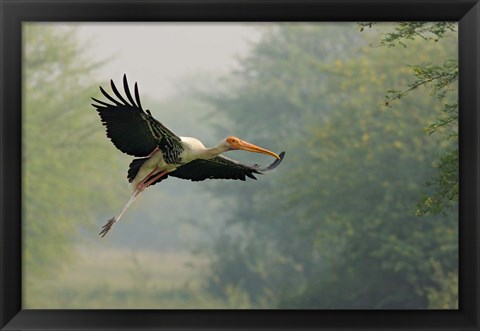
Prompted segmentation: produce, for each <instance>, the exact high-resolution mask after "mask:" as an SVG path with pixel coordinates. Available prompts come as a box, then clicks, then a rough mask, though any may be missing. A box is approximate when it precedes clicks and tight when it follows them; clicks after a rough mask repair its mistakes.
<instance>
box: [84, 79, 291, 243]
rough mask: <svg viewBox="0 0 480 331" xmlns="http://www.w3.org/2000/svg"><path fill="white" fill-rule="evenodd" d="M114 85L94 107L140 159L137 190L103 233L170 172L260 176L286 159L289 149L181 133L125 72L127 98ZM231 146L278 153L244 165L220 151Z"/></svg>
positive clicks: (116, 139)
mask: <svg viewBox="0 0 480 331" xmlns="http://www.w3.org/2000/svg"><path fill="white" fill-rule="evenodd" d="M110 85H111V88H112V91H113V93H114V94H115V96H116V99H115V98H114V97H112V96H111V95H109V94H108V93H107V92H105V90H104V89H103V88H102V87H101V86H100V91H101V92H102V94H103V95H104V96H105V98H106V99H107V100H108V102H105V101H101V100H97V99H95V98H92V99H93V100H94V101H95V103H94V104H92V106H93V107H95V109H96V111H97V112H98V114H99V115H100V118H101V121H102V123H103V125H104V126H105V127H106V131H107V137H108V138H110V140H111V141H112V143H113V144H114V145H115V147H117V148H118V149H119V150H120V151H122V152H123V153H126V154H128V155H131V156H135V157H138V158H137V159H134V160H133V161H132V162H131V163H130V166H129V169H128V175H127V179H128V181H129V182H130V183H131V188H132V191H133V193H132V195H131V197H130V199H129V200H128V201H127V203H126V204H125V206H124V207H123V209H122V211H121V212H120V214H118V215H117V216H114V217H112V218H111V219H109V220H108V222H107V223H106V224H105V225H104V226H103V227H102V231H101V232H100V233H99V235H100V236H102V237H104V236H105V235H106V234H107V232H108V231H109V230H110V229H111V228H112V226H113V225H114V224H115V223H116V222H118V220H119V219H120V218H121V217H122V216H123V214H124V213H125V212H126V211H127V209H128V207H130V205H131V204H132V203H133V201H134V200H135V198H136V197H137V196H138V195H139V194H140V193H141V192H142V191H143V190H145V189H146V188H147V187H149V186H152V185H154V184H156V183H158V182H160V181H162V180H164V179H166V178H167V177H168V176H173V177H177V178H181V179H188V180H191V181H202V180H205V179H236V180H243V181H244V180H245V178H246V177H249V178H252V179H256V178H255V176H254V174H261V173H263V172H265V171H268V170H272V169H274V168H275V167H277V166H278V165H279V164H280V162H281V161H282V160H283V157H284V155H285V152H282V153H280V155H277V154H276V153H274V152H271V151H269V150H267V149H264V148H261V147H258V146H256V145H253V144H251V143H248V142H246V141H243V140H240V139H239V138H236V137H228V138H226V139H225V140H222V141H221V142H220V143H219V144H218V145H217V146H215V147H211V148H207V147H205V146H204V145H203V144H202V142H200V141H199V140H198V139H195V138H191V137H180V136H177V135H176V134H175V133H173V132H172V131H170V130H169V129H168V128H167V127H165V126H164V125H163V124H162V123H160V122H159V121H157V120H156V119H155V118H154V117H153V116H152V114H151V113H150V111H149V110H148V109H147V110H143V108H142V104H141V103H140V97H139V93H138V86H137V83H135V88H134V93H135V99H134V98H133V96H132V94H131V92H130V88H129V86H128V82H127V77H126V75H124V76H123V88H124V90H125V95H126V99H125V98H124V97H123V96H122V95H121V94H120V92H119V91H118V89H117V87H116V86H115V84H114V83H113V80H111V81H110ZM231 150H244V151H249V152H255V153H263V154H267V155H270V156H273V157H274V158H275V159H276V160H275V161H274V162H273V163H272V164H271V165H269V166H268V167H266V168H261V167H260V166H259V165H258V164H255V165H253V166H249V165H244V164H241V163H240V162H237V161H235V160H232V159H229V158H227V157H225V156H222V155H220V154H222V153H223V152H227V151H231Z"/></svg>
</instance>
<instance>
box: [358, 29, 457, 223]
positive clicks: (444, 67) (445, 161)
mask: <svg viewBox="0 0 480 331" xmlns="http://www.w3.org/2000/svg"><path fill="white" fill-rule="evenodd" d="M374 25H375V23H360V24H359V26H360V30H361V31H363V29H364V28H365V27H369V28H372V27H373V26H374ZM456 29H457V24H456V23H452V22H436V23H429V22H403V23H398V24H397V25H396V26H395V28H394V31H393V32H388V33H385V34H384V35H383V36H382V37H381V38H380V45H381V46H387V47H396V46H398V45H401V46H403V47H407V45H408V44H407V43H408V41H411V40H414V39H415V38H418V37H420V38H421V39H423V40H424V41H427V42H438V41H439V40H441V39H442V38H448V37H451V36H452V34H453V33H454V32H456ZM407 67H408V68H410V70H411V72H412V74H413V75H414V76H415V78H416V79H415V81H414V82H413V83H410V84H408V87H407V88H405V89H403V90H388V92H387V95H386V96H385V106H387V107H391V106H392V102H393V101H397V100H401V99H402V98H404V97H406V96H408V95H409V94H410V92H412V91H413V90H415V89H417V88H425V89H428V90H429V91H430V93H431V94H432V95H435V96H436V97H437V98H438V99H439V100H441V101H442V102H444V107H443V110H442V113H441V114H440V115H439V116H438V117H437V118H436V119H435V120H434V121H433V122H432V123H431V124H429V125H428V126H426V127H425V132H426V133H428V134H433V133H437V134H439V135H441V136H443V137H444V139H445V140H447V141H450V142H451V144H450V146H451V147H450V149H448V150H446V151H445V152H443V153H442V154H440V155H439V156H438V158H437V160H436V161H435V164H434V166H435V167H436V168H437V169H438V175H437V176H436V178H435V179H434V180H433V181H430V182H428V185H429V186H430V187H432V188H433V189H432V190H430V192H428V193H424V194H423V196H422V198H421V199H420V200H419V202H418V204H417V207H418V208H417V214H418V215H424V214H428V213H440V212H444V211H445V210H448V209H450V208H452V206H455V205H456V204H457V203H458V101H457V90H458V61H457V58H456V54H452V55H451V57H449V58H447V59H445V60H444V62H443V63H441V64H434V63H430V62H427V63H424V64H415V65H408V66H407Z"/></svg>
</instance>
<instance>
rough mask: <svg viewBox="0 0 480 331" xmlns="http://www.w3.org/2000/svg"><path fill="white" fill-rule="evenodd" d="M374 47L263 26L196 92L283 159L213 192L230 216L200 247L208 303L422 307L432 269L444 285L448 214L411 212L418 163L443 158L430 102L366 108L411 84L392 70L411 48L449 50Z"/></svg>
mask: <svg viewBox="0 0 480 331" xmlns="http://www.w3.org/2000/svg"><path fill="white" fill-rule="evenodd" d="M375 38H377V36H376V34H375V33H367V34H358V33H356V31H355V26H354V25H350V24H331V25H323V24H322V25H313V24H282V25H279V26H276V27H273V28H271V29H269V30H268V31H267V32H266V33H265V34H264V37H263V39H262V40H261V41H260V42H259V43H258V45H256V46H255V47H254V49H253V51H252V53H251V54H250V55H249V56H248V57H246V58H245V59H243V61H242V62H241V69H240V70H238V72H237V73H236V75H234V76H233V77H231V81H230V84H223V85H222V89H221V90H219V91H218V92H217V93H216V94H214V95H211V94H210V95H209V96H208V98H207V100H208V101H209V102H211V103H213V104H214V105H216V107H217V109H219V110H221V112H222V113H223V116H226V117H227V118H228V119H229V120H230V121H231V122H232V123H235V128H236V129H237V130H238V131H237V132H238V135H239V136H240V137H242V136H244V137H248V140H252V141H254V142H255V143H258V144H260V145H264V146H268V147H269V148H272V149H274V150H278V151H280V150H286V151H287V155H286V158H285V161H284V163H283V164H282V165H281V166H280V167H279V168H278V170H277V171H275V172H272V173H269V174H268V178H262V180H261V183H258V184H257V183H245V184H243V185H242V184H239V183H232V186H231V188H229V187H228V184H224V183H222V184H217V185H221V187H222V189H220V188H219V187H218V186H217V185H215V184H213V185H215V186H217V189H218V197H217V198H219V199H222V200H223V201H224V205H225V206H226V210H228V214H229V215H230V216H229V217H228V218H227V220H226V225H225V226H223V227H222V228H221V230H220V235H219V237H218V239H217V240H216V241H215V242H214V243H213V244H212V249H211V251H210V254H213V259H212V264H211V268H212V277H211V278H210V279H209V288H210V290H211V291H212V292H213V293H216V294H217V295H220V296H228V295H230V293H232V291H233V292H235V293H238V291H243V292H244V293H246V295H247V297H248V299H249V302H250V303H251V305H252V306H254V307H272V306H277V307H288V308H337V309H338V308H426V307H428V305H429V300H430V298H433V296H432V292H431V291H432V289H438V288H440V287H441V286H442V284H440V283H439V282H438V281H437V280H438V277H437V278H435V277H434V276H433V274H434V273H435V271H438V272H436V274H437V275H438V274H440V273H445V274H449V275H450V274H451V275H456V268H457V258H456V256H457V255H456V254H457V246H456V238H457V237H456V233H457V228H456V226H457V223H456V219H455V217H456V216H455V214H454V212H451V213H450V212H447V213H446V215H437V216H425V217H424V218H418V217H417V216H415V211H416V210H415V204H416V201H418V197H419V196H420V195H421V194H422V190H423V186H422V184H421V183H422V181H424V180H425V179H427V178H430V177H432V176H433V175H434V169H432V168H431V167H430V164H431V162H433V160H434V159H435V156H436V155H437V154H438V153H443V152H444V151H445V150H447V149H448V148H450V144H444V143H442V140H441V139H440V138H439V137H436V136H435V135H432V136H427V135H425V134H424V131H423V128H424V127H425V126H428V124H429V123H432V121H434V119H435V118H437V117H438V116H439V114H441V112H442V109H443V104H442V103H441V102H439V100H438V99H436V98H432V97H431V96H430V95H429V94H428V93H426V92H425V91H421V90H415V91H412V92H411V93H412V96H413V97H412V98H408V99H405V100H404V101H403V102H402V107H401V108H400V107H399V108H395V109H391V110H389V111H383V110H381V109H379V107H378V104H379V102H380V101H381V100H382V99H383V98H384V92H385V86H397V85H402V84H408V83H409V81H411V76H410V73H409V71H408V70H406V69H405V67H404V66H402V65H401V64H402V63H405V61H408V59H414V58H417V57H418V52H419V50H420V49H421V50H422V57H424V58H426V59H428V58H431V57H432V56H433V55H434V54H435V57H436V58H439V59H442V58H443V59H445V58H448V57H450V56H451V52H452V50H451V49H450V48H449V47H448V45H447V44H446V43H442V41H439V42H438V43H432V44H430V43H427V44H425V43H424V42H422V40H418V39H415V40H413V41H412V45H411V46H409V47H408V48H405V49H404V50H402V52H398V51H397V50H394V49H392V48H372V47H370V46H369V43H371V42H372V41H373V40H374V39H375ZM226 86H228V87H226ZM257 160H258V159H257ZM225 187H227V189H225ZM452 219H453V220H454V221H452ZM232 289H234V290H232ZM455 295H456V294H455V293H453V295H452V297H453V298H456V296H455ZM444 301H448V300H444ZM453 301H455V300H450V301H448V302H449V303H450V302H453Z"/></svg>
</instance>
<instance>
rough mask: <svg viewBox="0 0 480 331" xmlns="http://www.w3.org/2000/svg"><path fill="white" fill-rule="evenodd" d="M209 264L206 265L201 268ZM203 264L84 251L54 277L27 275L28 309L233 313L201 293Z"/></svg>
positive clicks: (185, 257)
mask: <svg viewBox="0 0 480 331" xmlns="http://www.w3.org/2000/svg"><path fill="white" fill-rule="evenodd" d="M203 265H205V263H203ZM202 269H203V268H202V261H199V260H198V258H197V257H195V256H192V255H191V254H189V253H162V252H160V253H159V252H147V251H132V250H125V249H116V248H113V247H110V248H107V249H105V247H102V248H98V247H89V248H85V247H82V248H81V249H80V248H79V249H77V254H76V255H75V260H73V261H70V262H69V263H68V264H66V265H64V266H63V267H62V268H61V270H59V271H58V272H55V276H54V277H48V278H47V277H45V278H40V276H35V277H36V278H32V276H30V275H29V277H30V278H29V279H28V281H26V282H24V292H23V293H24V297H23V298H24V301H23V307H24V308H27V309H28V308H33V309H40V308H43V309H49V308H51V309H182V308H185V309H187V308H195V309H198V308H207V309H208V308H230V307H232V308H233V306H235V305H232V304H231V303H226V302H222V301H220V300H219V299H214V298H212V297H211V296H210V295H209V294H208V293H206V292H205V291H204V290H202V287H201V283H200V279H201V274H202V271H201V270H202Z"/></svg>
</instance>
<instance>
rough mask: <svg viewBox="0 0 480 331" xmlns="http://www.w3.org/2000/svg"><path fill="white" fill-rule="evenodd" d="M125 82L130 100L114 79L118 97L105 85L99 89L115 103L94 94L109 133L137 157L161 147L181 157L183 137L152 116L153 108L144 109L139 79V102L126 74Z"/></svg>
mask: <svg viewBox="0 0 480 331" xmlns="http://www.w3.org/2000/svg"><path fill="white" fill-rule="evenodd" d="M123 86H124V88H125V93H126V95H127V99H128V100H129V101H130V102H131V104H130V103H128V102H127V101H126V100H125V98H124V97H122V95H121V94H120V92H119V91H118V89H117V88H116V86H115V84H114V83H113V81H111V87H112V91H113V93H114V94H115V96H116V97H117V98H118V100H116V99H114V98H113V97H112V96H110V95H109V94H108V93H107V92H105V90H104V89H103V88H102V87H100V91H101V92H102V94H103V95H104V96H105V98H107V99H108V100H109V101H110V102H112V104H110V103H107V102H104V101H100V100H97V99H95V98H92V99H93V100H94V101H95V102H96V103H97V104H93V106H94V107H95V108H96V110H97V112H98V114H99V115H100V118H101V120H102V123H103V125H104V126H105V127H106V129H107V136H108V137H109V138H110V140H111V141H112V142H113V144H114V145H115V147H117V148H118V149H119V150H120V151H122V152H124V153H126V154H129V155H132V156H137V157H143V156H147V155H149V154H150V153H151V152H152V151H153V150H154V149H155V148H156V147H159V148H160V150H162V152H164V153H167V152H168V153H169V154H170V155H174V156H176V157H177V158H178V157H179V155H180V153H181V151H182V150H183V147H182V145H181V144H180V138H179V137H178V136H177V135H175V134H174V133H173V132H172V131H170V130H169V129H168V128H167V127H165V126H164V125H163V124H162V123H160V122H159V121H157V120H156V119H155V118H154V117H153V116H151V114H150V112H147V113H146V112H145V111H143V109H142V106H141V104H140V96H139V93H138V86H137V83H135V98H136V101H137V102H136V104H135V102H133V98H132V95H131V94H130V91H129V89H128V83H127V77H126V75H124V76H123ZM166 143H168V144H167V145H166ZM165 161H166V162H169V163H177V162H178V161H179V160H177V159H174V158H171V159H168V160H167V159H165Z"/></svg>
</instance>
